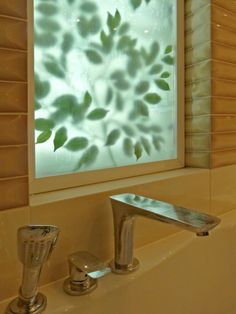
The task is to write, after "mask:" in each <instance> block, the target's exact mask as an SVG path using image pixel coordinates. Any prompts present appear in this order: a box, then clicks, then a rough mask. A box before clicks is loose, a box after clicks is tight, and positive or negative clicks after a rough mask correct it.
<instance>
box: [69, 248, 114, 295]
mask: <svg viewBox="0 0 236 314" xmlns="http://www.w3.org/2000/svg"><path fill="white" fill-rule="evenodd" d="M68 263H69V274H70V277H69V278H67V279H66V280H65V282H64V291H65V292H66V293H68V294H70V295H82V294H86V293H89V292H91V291H92V290H94V289H95V288H96V286H97V280H96V279H97V278H99V277H102V276H104V275H105V274H106V273H108V272H110V268H108V267H107V266H106V265H105V264H104V263H103V262H101V261H100V260H99V259H98V258H97V257H96V256H94V255H92V254H91V253H89V252H86V251H79V252H76V253H73V254H71V255H69V257H68Z"/></svg>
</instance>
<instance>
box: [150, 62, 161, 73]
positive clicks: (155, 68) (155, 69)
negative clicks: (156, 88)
mask: <svg viewBox="0 0 236 314" xmlns="http://www.w3.org/2000/svg"><path fill="white" fill-rule="evenodd" d="M162 69H163V65H161V64H155V65H153V66H152V67H151V69H150V71H149V73H150V74H153V75H154V74H159V73H160V72H161V71H162Z"/></svg>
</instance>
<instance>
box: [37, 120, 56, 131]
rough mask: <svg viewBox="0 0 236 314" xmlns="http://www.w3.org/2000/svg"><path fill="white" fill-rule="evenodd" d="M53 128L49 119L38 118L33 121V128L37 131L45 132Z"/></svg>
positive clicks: (52, 123)
mask: <svg viewBox="0 0 236 314" xmlns="http://www.w3.org/2000/svg"><path fill="white" fill-rule="evenodd" d="M54 126H55V124H54V122H53V121H52V120H51V119H44V118H38V119H36V120H35V128H36V130H39V131H47V130H51V129H53V128H54Z"/></svg>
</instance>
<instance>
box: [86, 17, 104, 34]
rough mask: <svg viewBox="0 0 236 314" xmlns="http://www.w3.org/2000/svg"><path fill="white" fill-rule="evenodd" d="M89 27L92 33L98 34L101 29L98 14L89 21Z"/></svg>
mask: <svg viewBox="0 0 236 314" xmlns="http://www.w3.org/2000/svg"><path fill="white" fill-rule="evenodd" d="M87 27H88V30H89V32H90V33H91V34H97V33H98V32H99V31H100V29H101V21H100V18H99V17H98V16H97V15H95V16H93V17H92V18H91V20H90V21H89V22H88V25H87Z"/></svg>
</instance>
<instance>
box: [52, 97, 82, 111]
mask: <svg viewBox="0 0 236 314" xmlns="http://www.w3.org/2000/svg"><path fill="white" fill-rule="evenodd" d="M77 104H78V100H77V98H76V97H75V96H74V95H72V94H65V95H62V96H59V97H57V98H56V99H55V100H54V102H53V103H52V106H53V107H56V108H58V109H59V110H61V111H66V112H67V113H68V114H71V113H72V111H73V109H74V107H75V106H76V105H77Z"/></svg>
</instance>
